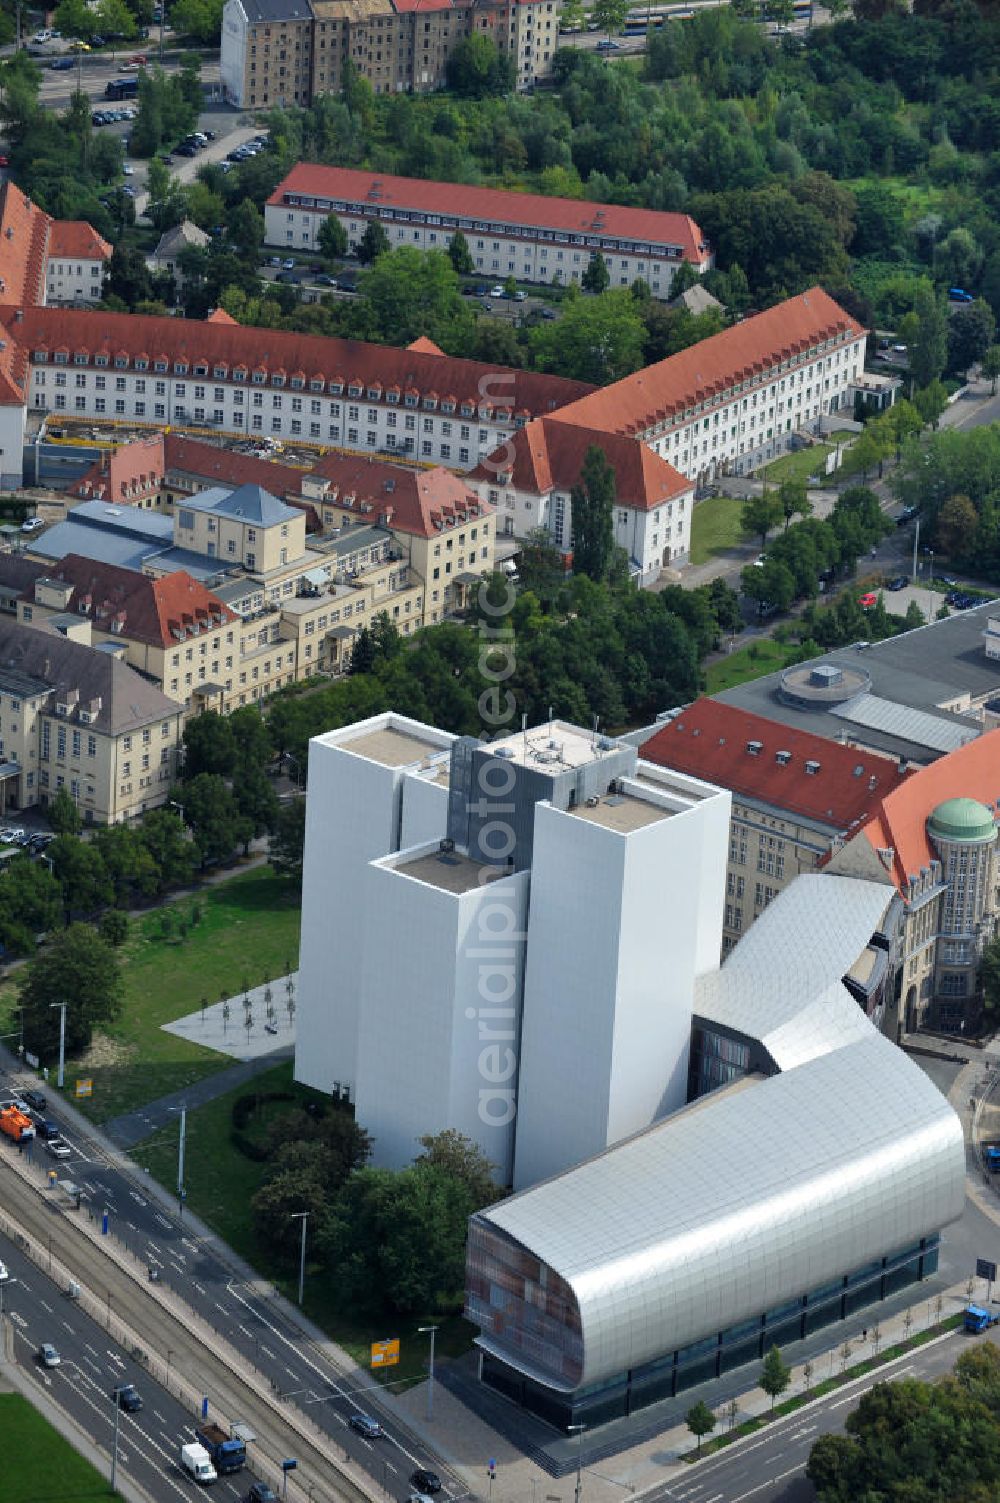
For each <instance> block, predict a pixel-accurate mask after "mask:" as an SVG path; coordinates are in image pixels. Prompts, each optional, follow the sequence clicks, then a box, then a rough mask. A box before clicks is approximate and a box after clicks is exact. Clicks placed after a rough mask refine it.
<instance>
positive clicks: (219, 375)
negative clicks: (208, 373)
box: [212, 365, 228, 381]
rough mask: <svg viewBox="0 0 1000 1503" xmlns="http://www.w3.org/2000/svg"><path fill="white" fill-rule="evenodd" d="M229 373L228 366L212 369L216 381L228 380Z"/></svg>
mask: <svg viewBox="0 0 1000 1503" xmlns="http://www.w3.org/2000/svg"><path fill="white" fill-rule="evenodd" d="M227 371H228V366H225V365H216V366H213V368H212V375H213V376H214V377H215V379H216V381H224V380H225V379H226V373H227Z"/></svg>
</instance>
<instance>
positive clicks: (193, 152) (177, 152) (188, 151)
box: [174, 146, 198, 157]
mask: <svg viewBox="0 0 1000 1503" xmlns="http://www.w3.org/2000/svg"><path fill="white" fill-rule="evenodd" d="M197 155H198V148H197V146H175V147H174V156H177V157H196V156H197Z"/></svg>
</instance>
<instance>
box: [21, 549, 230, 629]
mask: <svg viewBox="0 0 1000 1503" xmlns="http://www.w3.org/2000/svg"><path fill="white" fill-rule="evenodd" d="M46 577H47V578H48V579H52V580H63V581H65V582H66V583H67V584H70V585H72V587H73V594H72V595H71V597H70V599H69V601H68V603H67V605H66V609H67V610H70V611H75V612H76V613H77V614H78V615H80V616H85V617H87V619H88V620H90V621H91V622H92V623H93V625H94V626H95V627H96V628H97V629H98V630H99V631H108V632H111V631H113V632H115V633H116V634H118V635H120V636H122V637H127V638H129V639H131V640H132V641H136V642H145V643H148V644H149V645H150V646H153V647H162V648H165V649H171V648H174V647H176V646H177V645H178V643H180V642H184V641H187V640H188V639H190V638H192V637H197V636H199V635H201V634H202V633H203V632H205V631H210V630H211V629H212V628H213V627H216V626H223V625H225V624H226V623H227V622H230V621H236V620H238V617H237V616H236V615H235V614H234V613H233V612H232V611H231V610H230V609H229V607H228V606H227V605H223V603H222V601H221V600H219V599H218V598H217V596H215V595H213V594H212V593H211V591H210V590H206V588H205V586H204V585H202V584H199V583H198V582H197V581H196V580H194V579H192V578H191V577H190V575H188V574H185V573H184V571H183V570H178V571H177V573H175V574H168V575H166V576H165V577H164V578H162V579H151V578H150V577H149V575H148V574H139V573H137V572H136V571H135V570H134V569H121V568H118V567H117V566H116V565H114V564H104V563H99V562H96V561H95V560H93V559H89V558H83V557H82V556H81V555H79V554H76V553H70V554H67V556H66V557H65V558H64V559H62V560H61V562H59V563H58V564H56V565H55V566H54V567H53V568H51V569H49V570H47V571H46ZM21 598H22V599H23V600H25V601H32V600H34V598H35V590H34V586H33V585H32V586H31V587H29V588H28V589H26V590H25V591H24V592H23V594H22V597H21Z"/></svg>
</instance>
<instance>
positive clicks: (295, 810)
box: [267, 798, 306, 886]
mask: <svg viewBox="0 0 1000 1503" xmlns="http://www.w3.org/2000/svg"><path fill="white" fill-rule="evenodd" d="M305 839H306V801H305V799H304V798H293V799H291V800H289V802H288V803H287V804H282V806H281V808H280V809H279V811H278V817H277V820H276V822H275V826H274V829H273V830H272V832H271V839H270V841H269V843H268V847H267V859H268V861H269V862H270V863H271V869H272V871H274V872H275V873H276V874H277V875H278V876H279V877H290V878H291V880H292V881H293V882H295V883H296V884H297V885H299V886H301V884H302V853H303V850H304V847H305Z"/></svg>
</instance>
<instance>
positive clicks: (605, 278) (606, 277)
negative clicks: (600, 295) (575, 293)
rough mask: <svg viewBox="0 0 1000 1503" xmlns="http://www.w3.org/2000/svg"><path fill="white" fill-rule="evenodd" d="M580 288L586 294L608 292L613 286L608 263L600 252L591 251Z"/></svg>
mask: <svg viewBox="0 0 1000 1503" xmlns="http://www.w3.org/2000/svg"><path fill="white" fill-rule="evenodd" d="M580 286H581V287H582V288H583V290H584V292H607V290H608V288H609V287H610V286H611V273H610V272H609V271H608V263H607V262H606V261H605V259H604V257H603V256H602V255H601V253H600V251H591V253H590V260H589V261H588V263H587V269H586V271H585V272H584V273H583V276H582V278H581V279H580Z"/></svg>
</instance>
